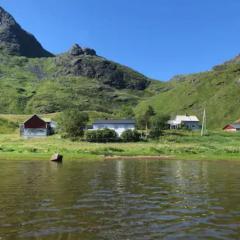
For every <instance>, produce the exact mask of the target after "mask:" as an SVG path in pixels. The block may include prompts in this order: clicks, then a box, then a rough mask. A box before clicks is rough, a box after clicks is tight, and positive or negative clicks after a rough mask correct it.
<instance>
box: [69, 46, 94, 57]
mask: <svg viewBox="0 0 240 240" xmlns="http://www.w3.org/2000/svg"><path fill="white" fill-rule="evenodd" d="M69 54H70V55H72V56H80V55H90V56H96V55H97V54H96V51H95V50H94V49H92V48H81V47H80V46H79V45H78V44H77V43H75V44H74V45H73V46H72V48H71V49H70V51H69Z"/></svg>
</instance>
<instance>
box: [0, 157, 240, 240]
mask: <svg viewBox="0 0 240 240" xmlns="http://www.w3.org/2000/svg"><path fill="white" fill-rule="evenodd" d="M0 163H1V165H0V239H1V240H5V239H7V240H15V239H24V240H25V239H44V240H45V239H57V240H60V239H67V240H76V239H83V240H88V239H111V240H112V239H113V240H114V239H144V240H147V239H239V238H240V162H234V161H175V160H174V161H172V160H163V161H157V160H155V161H149V160H148V161H144V160H125V161H124V160H122V161H121V160H116V161H110V160H109V161H65V162H64V163H63V164H60V165H59V164H56V163H54V162H48V161H0Z"/></svg>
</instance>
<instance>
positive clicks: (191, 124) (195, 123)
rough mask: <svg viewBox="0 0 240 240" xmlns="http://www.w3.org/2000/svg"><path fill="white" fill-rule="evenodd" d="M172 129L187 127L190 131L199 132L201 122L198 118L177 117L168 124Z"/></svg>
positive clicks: (188, 116)
mask: <svg viewBox="0 0 240 240" xmlns="http://www.w3.org/2000/svg"><path fill="white" fill-rule="evenodd" d="M167 123H168V124H169V126H170V129H177V128H182V127H185V128H187V129H190V130H199V129H200V128H201V125H200V121H199V119H198V118H197V117H196V116H190V115H187V114H186V115H177V116H176V117H175V118H173V119H171V120H169V121H168V122H167Z"/></svg>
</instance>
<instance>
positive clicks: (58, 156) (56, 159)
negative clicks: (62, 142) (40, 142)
mask: <svg viewBox="0 0 240 240" xmlns="http://www.w3.org/2000/svg"><path fill="white" fill-rule="evenodd" d="M50 160H51V161H54V162H62V160H63V155H61V154H59V153H55V154H53V155H52V157H51V159H50Z"/></svg>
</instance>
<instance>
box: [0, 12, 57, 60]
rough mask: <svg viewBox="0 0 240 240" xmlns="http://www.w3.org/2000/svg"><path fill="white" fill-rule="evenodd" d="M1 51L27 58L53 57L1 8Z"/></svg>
mask: <svg viewBox="0 0 240 240" xmlns="http://www.w3.org/2000/svg"><path fill="white" fill-rule="evenodd" d="M0 49H1V50H2V51H4V52H6V53H8V54H12V55H19V56H26V57H51V56H53V54H51V53H50V52H48V51H47V50H45V49H43V47H42V46H41V44H40V43H39V42H38V41H37V39H36V38H35V37H34V36H33V35H31V34H30V33H28V32H26V31H25V30H23V29H22V28H21V26H20V25H19V24H18V23H17V22H16V21H15V20H14V18H13V17H12V16H11V15H10V14H9V13H8V12H6V11H5V10H4V9H3V8H2V7H0Z"/></svg>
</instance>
